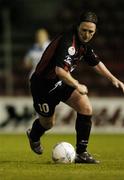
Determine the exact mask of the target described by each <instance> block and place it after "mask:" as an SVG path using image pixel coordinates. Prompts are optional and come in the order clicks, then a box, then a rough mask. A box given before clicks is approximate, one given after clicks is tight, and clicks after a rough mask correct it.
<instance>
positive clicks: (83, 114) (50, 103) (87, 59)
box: [27, 12, 124, 163]
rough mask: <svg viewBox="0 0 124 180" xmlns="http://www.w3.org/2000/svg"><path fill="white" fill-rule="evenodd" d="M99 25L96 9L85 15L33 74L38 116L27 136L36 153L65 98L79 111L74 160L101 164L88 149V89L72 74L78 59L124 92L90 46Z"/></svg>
mask: <svg viewBox="0 0 124 180" xmlns="http://www.w3.org/2000/svg"><path fill="white" fill-rule="evenodd" d="M96 24H97V16H96V14H95V13H94V12H86V13H84V14H82V15H81V16H80V20H79V22H78V23H77V24H76V26H75V27H73V28H72V29H70V30H68V31H67V32H64V33H62V34H60V35H59V36H57V37H56V38H55V39H54V40H53V41H52V42H51V43H50V45H49V46H48V47H47V49H46V50H45V52H44V54H43V56H42V57H41V60H40V62H39V63H38V65H37V67H36V70H35V72H34V74H33V75H32V77H31V93H32V97H33V102H34V108H35V110H36V112H37V113H38V114H39V118H38V119H36V120H35V121H34V123H33V125H32V128H31V129H29V130H28V131H27V135H28V139H29V142H30V146H31V149H32V150H33V151H34V152H35V153H37V154H42V152H43V148H42V146H41V144H40V137H41V136H42V135H43V134H44V133H45V131H47V130H48V129H50V128H52V126H53V125H54V122H55V107H56V105H57V104H59V102H60V101H62V102H64V103H66V104H67V105H69V106H71V107H72V108H73V109H74V110H75V111H76V112H77V118H76V123H75V129H76V153H77V156H76V159H75V163H99V161H98V160H96V159H95V158H93V157H92V156H91V155H90V154H89V153H88V152H87V146H88V140H89V136H90V131H91V125H92V122H91V117H92V107H91V104H90V101H89V99H88V96H87V93H88V89H87V87H86V86H85V85H84V84H80V83H79V82H78V80H76V79H75V78H74V77H72V73H71V72H72V71H73V70H74V69H75V68H78V65H79V62H82V64H83V63H87V64H88V65H89V66H91V67H93V68H94V69H95V70H96V71H97V72H99V73H100V74H101V75H103V76H104V77H106V78H107V79H109V80H110V81H111V82H112V84H113V85H114V86H115V87H117V88H119V87H120V88H121V89H122V90H123V92H124V84H123V83H122V82H121V81H119V80H118V79H117V78H116V77H115V76H113V75H112V74H111V72H110V71H109V70H108V69H107V68H106V67H105V65H104V64H103V63H102V62H101V61H100V60H99V58H98V56H97V55H96V54H95V52H94V50H93V49H92V48H91V47H90V46H89V45H88V44H89V43H88V42H89V41H90V40H91V39H92V38H93V36H94V34H95V32H96Z"/></svg>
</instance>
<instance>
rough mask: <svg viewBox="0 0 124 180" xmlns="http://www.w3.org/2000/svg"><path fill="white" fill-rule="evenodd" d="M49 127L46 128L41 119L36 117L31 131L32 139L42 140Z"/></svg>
mask: <svg viewBox="0 0 124 180" xmlns="http://www.w3.org/2000/svg"><path fill="white" fill-rule="evenodd" d="M46 130H47V129H45V128H44V127H43V126H42V125H41V123H40V121H39V119H36V120H35V121H34V123H33V125H32V129H31V132H30V137H31V139H32V141H34V142H37V141H39V140H40V137H41V136H42V135H43V134H44V133H45V131H46Z"/></svg>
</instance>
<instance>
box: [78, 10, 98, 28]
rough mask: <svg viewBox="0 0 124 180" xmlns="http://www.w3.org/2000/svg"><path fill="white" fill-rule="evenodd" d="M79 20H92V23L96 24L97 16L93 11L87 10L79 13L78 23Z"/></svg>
mask: <svg viewBox="0 0 124 180" xmlns="http://www.w3.org/2000/svg"><path fill="white" fill-rule="evenodd" d="M81 22H92V23H94V24H97V22H98V18H97V15H96V14H95V13H94V12H91V11H88V12H84V13H82V14H81V15H80V17H79V22H78V25H79V24H80V23H81Z"/></svg>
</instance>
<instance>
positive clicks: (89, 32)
mask: <svg viewBox="0 0 124 180" xmlns="http://www.w3.org/2000/svg"><path fill="white" fill-rule="evenodd" d="M95 32H96V24H94V23H92V22H82V23H81V24H80V25H79V27H78V36H79V39H80V41H81V42H83V43H87V42H89V41H90V40H91V39H92V37H93V35H94V34H95Z"/></svg>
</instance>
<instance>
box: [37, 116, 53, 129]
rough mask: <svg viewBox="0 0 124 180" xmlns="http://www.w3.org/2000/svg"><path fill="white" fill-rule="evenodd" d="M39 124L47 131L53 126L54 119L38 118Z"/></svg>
mask: <svg viewBox="0 0 124 180" xmlns="http://www.w3.org/2000/svg"><path fill="white" fill-rule="evenodd" d="M40 123H41V125H42V126H43V127H44V128H45V129H47V130H49V129H51V128H52V127H53V126H54V124H55V119H54V117H42V118H40Z"/></svg>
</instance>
